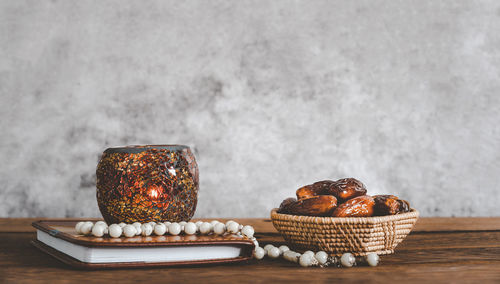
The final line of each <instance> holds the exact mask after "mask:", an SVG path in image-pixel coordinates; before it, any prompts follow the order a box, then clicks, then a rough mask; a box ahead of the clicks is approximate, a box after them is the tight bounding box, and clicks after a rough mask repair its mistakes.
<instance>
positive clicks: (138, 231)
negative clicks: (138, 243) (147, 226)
mask: <svg viewBox="0 0 500 284" xmlns="http://www.w3.org/2000/svg"><path fill="white" fill-rule="evenodd" d="M132 226H134V228H135V235H136V236H139V235H140V234H142V228H141V227H142V225H141V223H139V222H135V223H133V224H132Z"/></svg>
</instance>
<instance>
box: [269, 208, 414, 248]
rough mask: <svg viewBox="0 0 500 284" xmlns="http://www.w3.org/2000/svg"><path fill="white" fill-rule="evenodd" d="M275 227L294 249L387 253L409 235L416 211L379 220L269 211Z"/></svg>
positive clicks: (412, 210) (378, 218)
mask: <svg viewBox="0 0 500 284" xmlns="http://www.w3.org/2000/svg"><path fill="white" fill-rule="evenodd" d="M271 219H272V221H273V225H274V227H275V228H276V229H277V230H278V231H279V232H280V233H281V235H282V236H283V238H284V239H285V240H286V241H287V242H288V244H289V245H290V246H291V247H292V248H293V249H295V250H299V251H301V250H302V251H304V250H313V251H317V250H323V251H325V252H327V253H329V254H330V255H337V256H340V255H342V254H343V253H345V252H350V253H353V254H354V255H366V254H367V253H370V252H375V253H377V254H390V253H393V252H394V248H395V247H396V246H397V245H398V244H399V243H400V242H401V241H402V240H403V239H404V238H405V237H406V236H407V235H408V234H409V233H410V231H411V230H412V229H413V226H414V225H415V223H416V222H417V219H418V211H417V210H415V209H411V211H410V212H408V213H402V214H397V215H391V216H381V217H347V218H339V217H311V216H297V215H288V214H280V213H278V212H277V209H273V210H272V211H271Z"/></svg>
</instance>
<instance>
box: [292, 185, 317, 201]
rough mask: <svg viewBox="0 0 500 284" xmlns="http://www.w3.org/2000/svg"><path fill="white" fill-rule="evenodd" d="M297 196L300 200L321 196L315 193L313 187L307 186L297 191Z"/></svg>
mask: <svg viewBox="0 0 500 284" xmlns="http://www.w3.org/2000/svg"><path fill="white" fill-rule="evenodd" d="M295 194H296V195H297V199H299V200H300V199H304V198H309V197H313V196H317V195H319V194H318V193H317V192H316V191H314V189H313V187H312V185H306V186H303V187H301V188H299V189H297V191H296V192H295Z"/></svg>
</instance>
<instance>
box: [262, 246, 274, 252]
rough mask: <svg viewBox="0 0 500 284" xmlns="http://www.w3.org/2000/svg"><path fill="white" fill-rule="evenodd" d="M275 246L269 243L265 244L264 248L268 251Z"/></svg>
mask: <svg viewBox="0 0 500 284" xmlns="http://www.w3.org/2000/svg"><path fill="white" fill-rule="evenodd" d="M273 247H274V246H273V245H272V244H267V245H265V246H264V249H265V250H266V251H269V250H270V249H272V248H273Z"/></svg>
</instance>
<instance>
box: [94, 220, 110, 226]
mask: <svg viewBox="0 0 500 284" xmlns="http://www.w3.org/2000/svg"><path fill="white" fill-rule="evenodd" d="M95 224H96V225H98V224H99V225H104V226H106V227H107V226H108V224H107V223H106V222H104V221H97V222H95Z"/></svg>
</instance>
